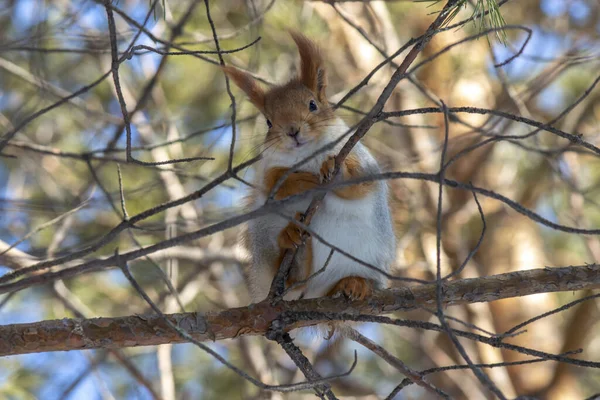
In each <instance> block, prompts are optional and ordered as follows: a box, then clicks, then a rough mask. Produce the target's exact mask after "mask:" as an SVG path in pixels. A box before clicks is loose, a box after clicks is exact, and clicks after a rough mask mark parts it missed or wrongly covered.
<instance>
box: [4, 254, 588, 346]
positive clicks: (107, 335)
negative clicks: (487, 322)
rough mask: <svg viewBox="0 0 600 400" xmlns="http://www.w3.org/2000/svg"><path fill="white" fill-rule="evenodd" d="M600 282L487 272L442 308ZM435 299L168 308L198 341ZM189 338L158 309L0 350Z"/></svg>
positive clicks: (11, 329) (432, 294) (86, 323)
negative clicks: (295, 316)
mask: <svg viewBox="0 0 600 400" xmlns="http://www.w3.org/2000/svg"><path fill="white" fill-rule="evenodd" d="M598 288H600V265H598V264H592V265H584V266H575V267H561V268H542V269H533V270H528V271H519V272H510V273H506V274H499V275H493V276H488V277H484V278H474V279H461V280H457V281H453V282H447V283H444V285H443V295H444V298H443V299H442V301H443V304H444V306H448V305H456V304H465V303H478V302H488V301H494V300H499V299H505V298H510V297H519V296H527V295H531V294H536V293H550V292H561V291H573V290H582V289H598ZM435 301H436V285H435V284H428V285H421V286H415V287H411V288H401V289H394V290H384V291H381V292H378V293H376V294H375V295H374V296H373V297H371V298H369V299H368V300H365V301H354V302H347V301H346V300H344V299H342V298H336V299H333V298H319V299H309V300H299V301H292V302H279V303H278V304H276V305H274V306H272V305H271V304H269V302H266V301H265V302H262V303H258V304H252V305H250V306H248V307H241V308H234V309H230V310H226V311H222V312H208V313H204V314H203V313H195V312H191V313H183V314H170V315H167V317H168V318H169V319H170V320H171V322H173V323H175V324H177V325H178V326H179V327H181V328H182V329H185V330H186V331H187V332H189V333H190V335H192V336H193V337H194V338H195V339H196V340H200V341H208V340H222V339H230V338H235V337H238V336H246V335H265V334H266V333H267V332H268V331H269V329H270V328H271V324H272V323H273V322H274V321H275V320H280V316H281V314H282V313H284V312H307V311H308V312H310V311H315V310H318V311H319V312H322V313H340V312H343V313H345V314H348V313H352V314H357V313H361V314H366V315H379V314H386V313H391V312H394V311H399V310H410V309H414V308H416V307H420V306H431V305H433V304H435ZM322 322H327V321H325V320H323V321H319V320H313V321H300V322H296V323H294V324H291V325H288V326H286V327H285V330H286V331H289V330H292V329H294V328H298V327H302V326H309V325H316V324H318V323H322ZM181 342H184V340H183V339H182V338H181V337H180V336H179V335H178V333H177V332H175V331H174V330H173V329H171V327H170V326H168V325H167V323H166V322H165V321H164V320H163V318H162V317H160V316H157V315H154V314H153V315H130V316H125V317H114V318H91V319H66V318H65V319H62V320H52V321H41V322H35V323H28V324H14V325H5V326H1V327H0V356H7V355H15V354H25V353H39V352H47V351H67V350H83V349H96V348H121V347H132V346H150V345H158V344H165V343H181Z"/></svg>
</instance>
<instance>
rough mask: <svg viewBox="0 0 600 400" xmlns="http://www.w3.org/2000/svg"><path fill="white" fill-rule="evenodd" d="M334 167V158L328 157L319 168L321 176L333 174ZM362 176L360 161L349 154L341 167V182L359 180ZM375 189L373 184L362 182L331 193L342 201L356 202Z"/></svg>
mask: <svg viewBox="0 0 600 400" xmlns="http://www.w3.org/2000/svg"><path fill="white" fill-rule="evenodd" d="M334 166H335V159H334V157H329V158H328V159H327V160H326V161H325V162H323V165H322V167H321V175H322V176H328V175H330V174H331V173H332V172H333V168H334ZM361 176H362V167H361V165H360V160H359V159H358V157H356V156H355V155H354V154H349V155H348V157H346V159H345V160H344V163H343V165H342V180H344V181H346V180H350V179H355V178H360V177H361ZM374 189H375V182H363V183H358V184H356V185H351V186H344V187H341V188H339V189H335V190H334V191H333V192H334V193H335V194H336V195H337V196H338V197H341V198H342V199H346V200H358V199H362V198H363V197H365V196H367V195H368V194H369V193H371V192H372V191H373V190H374Z"/></svg>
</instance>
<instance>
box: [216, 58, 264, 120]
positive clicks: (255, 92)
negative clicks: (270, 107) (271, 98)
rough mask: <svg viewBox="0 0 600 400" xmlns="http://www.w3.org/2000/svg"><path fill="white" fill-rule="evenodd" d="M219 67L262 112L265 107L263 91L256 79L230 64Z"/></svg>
mask: <svg viewBox="0 0 600 400" xmlns="http://www.w3.org/2000/svg"><path fill="white" fill-rule="evenodd" d="M221 69H222V70H223V72H225V74H226V75H227V76H228V77H229V78H230V79H231V80H232V81H233V82H234V83H235V84H236V85H237V87H239V88H240V89H242V90H243V91H244V93H246V95H248V98H249V99H250V101H251V102H252V104H254V105H255V106H256V108H258V110H259V111H260V112H262V113H264V109H265V91H264V90H263V89H262V88H261V87H260V86H259V85H258V83H257V82H256V80H255V79H254V78H253V77H252V76H250V74H248V73H246V72H243V71H240V70H239V69H237V68H234V67H230V66H222V67H221Z"/></svg>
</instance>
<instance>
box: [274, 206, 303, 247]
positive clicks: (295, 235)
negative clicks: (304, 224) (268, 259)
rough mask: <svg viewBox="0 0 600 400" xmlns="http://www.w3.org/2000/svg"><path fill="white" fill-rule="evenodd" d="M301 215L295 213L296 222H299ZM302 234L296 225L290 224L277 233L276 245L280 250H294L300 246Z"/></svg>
mask: <svg viewBox="0 0 600 400" xmlns="http://www.w3.org/2000/svg"><path fill="white" fill-rule="evenodd" d="M302 216H303V215H302V213H300V212H297V213H296V220H298V221H300V220H301V219H302ZM303 234H304V230H303V229H301V228H300V227H299V226H298V225H296V224H294V223H293V222H290V223H289V224H288V225H287V226H286V227H285V228H283V230H282V231H281V232H280V233H279V237H278V238H277V243H278V244H279V247H280V248H282V249H296V248H298V246H300V245H301V244H302V235H303Z"/></svg>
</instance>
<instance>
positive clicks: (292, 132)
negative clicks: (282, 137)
mask: <svg viewBox="0 0 600 400" xmlns="http://www.w3.org/2000/svg"><path fill="white" fill-rule="evenodd" d="M299 133H300V130H299V129H298V128H290V130H289V131H288V133H287V135H288V136H289V137H291V138H294V139H295V138H296V137H297V136H298V134H299Z"/></svg>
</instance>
